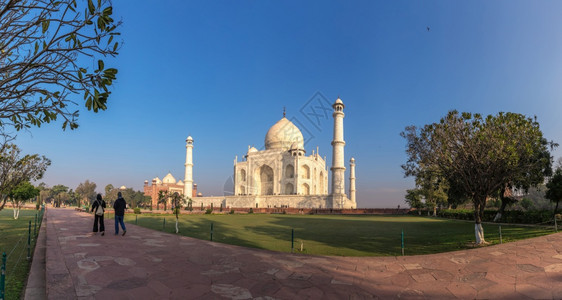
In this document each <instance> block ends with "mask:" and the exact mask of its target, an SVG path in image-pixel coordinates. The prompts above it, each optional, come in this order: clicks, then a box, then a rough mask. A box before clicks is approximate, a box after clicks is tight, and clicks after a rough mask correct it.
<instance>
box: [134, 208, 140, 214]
mask: <svg viewBox="0 0 562 300" xmlns="http://www.w3.org/2000/svg"><path fill="white" fill-rule="evenodd" d="M133 212H134V213H135V214H136V215H139V214H140V213H141V209H140V207H135V208H134V209H133Z"/></svg>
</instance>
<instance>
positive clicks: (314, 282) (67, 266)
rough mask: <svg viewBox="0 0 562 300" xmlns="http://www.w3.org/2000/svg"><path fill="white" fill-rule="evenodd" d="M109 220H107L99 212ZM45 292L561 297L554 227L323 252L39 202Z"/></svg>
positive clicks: (560, 247) (70, 295)
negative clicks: (396, 249)
mask: <svg viewBox="0 0 562 300" xmlns="http://www.w3.org/2000/svg"><path fill="white" fill-rule="evenodd" d="M106 222H107V223H106V226H107V227H108V228H112V227H113V226H112V225H113V220H106ZM46 223H47V224H46V225H47V226H46V230H47V251H46V256H47V260H46V261H47V262H46V277H47V279H46V280H47V282H46V284H47V297H48V298H49V299H116V298H123V299H373V298H382V299H388V298H401V299H402V298H405V299H437V298H438V299H490V298H494V299H561V298H562V233H557V234H552V235H548V236H543V237H538V238H532V239H528V240H523V241H519V242H513V243H507V244H503V245H496V246H490V247H484V248H478V249H471V250H463V251H456V252H450V253H440V254H432V255H423V256H402V257H324V256H305V255H296V254H289V253H277V252H272V251H266V250H259V249H249V248H243V247H238V246H231V245H225V244H220V243H214V242H209V241H203V240H197V239H193V238H188V237H182V236H177V235H173V234H168V233H163V232H159V231H153V230H150V229H146V228H142V227H139V226H135V225H133V224H127V235H126V236H121V235H119V236H114V235H113V234H109V233H111V232H110V231H108V234H106V235H105V236H103V237H102V236H100V235H93V234H92V233H91V232H90V229H91V226H92V223H93V217H92V216H91V215H89V214H87V213H83V212H76V211H74V210H70V209H49V210H48V211H47V219H46Z"/></svg>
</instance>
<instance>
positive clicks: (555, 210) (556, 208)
mask: <svg viewBox="0 0 562 300" xmlns="http://www.w3.org/2000/svg"><path fill="white" fill-rule="evenodd" d="M558 202H560V201H556V206H555V207H554V217H556V212H558Z"/></svg>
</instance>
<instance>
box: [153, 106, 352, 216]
mask: <svg viewBox="0 0 562 300" xmlns="http://www.w3.org/2000/svg"><path fill="white" fill-rule="evenodd" d="M332 107H333V109H334V112H333V114H332V116H333V118H334V135H333V140H332V167H331V168H330V170H331V172H332V185H331V187H332V189H331V193H330V192H329V191H328V169H327V166H326V161H325V159H323V158H322V157H320V155H319V153H318V150H316V152H314V151H312V155H309V156H306V155H305V153H306V151H305V149H304V139H303V135H302V132H301V131H300V130H299V128H298V127H297V126H295V124H293V123H292V122H291V121H289V120H288V119H287V118H285V113H283V118H282V119H281V120H279V121H278V122H276V123H275V124H274V125H273V126H272V127H271V128H270V129H269V130H268V131H267V134H266V136H265V150H262V151H259V150H258V149H256V148H254V147H248V152H247V153H246V155H245V156H244V159H243V160H242V161H238V158H235V159H234V175H233V178H234V190H233V191H232V192H233V195H232V196H220V197H195V196H196V195H197V187H196V185H195V184H193V185H192V183H193V138H192V137H191V136H189V137H187V139H186V146H185V147H186V159H185V179H184V182H181V180H180V181H178V182H176V180H175V178H174V177H173V176H172V174H168V175H166V177H164V179H163V180H162V181H160V180H159V179H158V178H154V179H153V180H152V185H150V186H149V185H148V181H145V182H144V190H145V195H148V196H151V197H152V203H153V206H154V205H155V204H156V201H157V200H158V192H159V191H161V190H167V191H170V192H178V193H180V194H185V195H191V196H192V201H193V202H192V205H193V207H199V206H204V207H209V206H211V205H213V206H214V207H219V206H222V207H256V208H258V207H295V208H356V207H357V202H356V199H355V194H356V190H355V159H353V158H351V160H350V177H349V184H350V187H349V197H348V196H347V195H346V193H345V170H346V168H345V166H344V147H345V141H344V137H343V118H344V113H343V108H344V104H343V102H342V100H341V99H339V98H338V99H337V100H336V101H335V103H334V104H333V105H332ZM317 149H318V148H317Z"/></svg>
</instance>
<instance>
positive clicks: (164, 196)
mask: <svg viewBox="0 0 562 300" xmlns="http://www.w3.org/2000/svg"><path fill="white" fill-rule="evenodd" d="M168 197H169V195H168V191H158V200H157V202H156V209H160V203H163V204H164V210H166V208H167V203H168Z"/></svg>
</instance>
